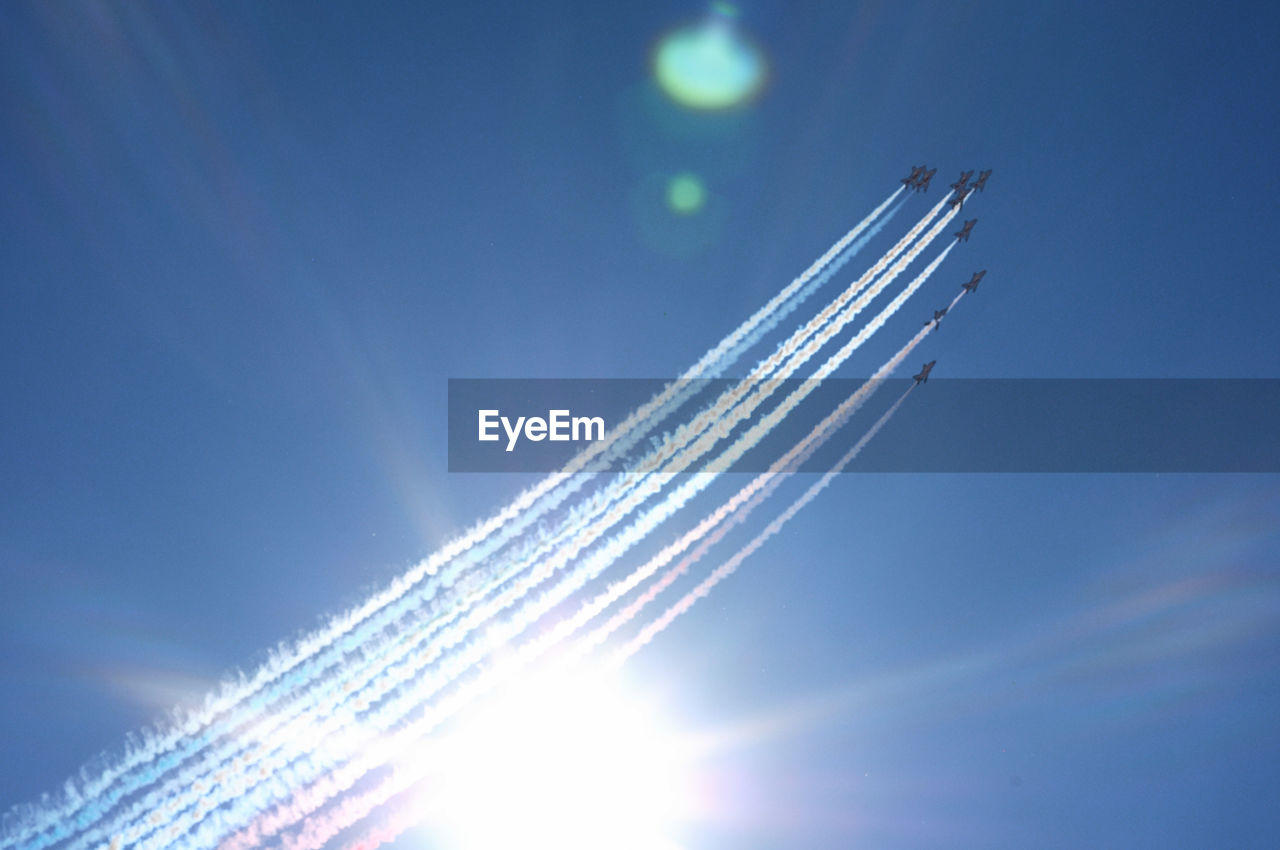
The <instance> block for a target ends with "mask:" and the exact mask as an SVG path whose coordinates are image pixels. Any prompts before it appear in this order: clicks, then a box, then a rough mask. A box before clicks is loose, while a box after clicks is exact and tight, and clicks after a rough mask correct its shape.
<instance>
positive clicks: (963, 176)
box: [951, 170, 973, 192]
mask: <svg viewBox="0 0 1280 850" xmlns="http://www.w3.org/2000/svg"><path fill="white" fill-rule="evenodd" d="M972 176H973V171H972V170H969V171H961V172H960V179H959V180H957V181H956V182H954V183H952V184H951V188H952V189H955V190H956V191H957V192H963V191H964V186H965V184H966V183H968V182H969V178H970V177H972Z"/></svg>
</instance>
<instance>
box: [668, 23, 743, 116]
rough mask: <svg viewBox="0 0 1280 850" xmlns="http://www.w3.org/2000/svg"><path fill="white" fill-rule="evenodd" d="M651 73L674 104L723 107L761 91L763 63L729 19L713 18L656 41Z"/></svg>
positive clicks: (740, 102) (709, 107)
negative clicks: (652, 72)
mask: <svg viewBox="0 0 1280 850" xmlns="http://www.w3.org/2000/svg"><path fill="white" fill-rule="evenodd" d="M653 71H654V75H655V76H656V77H657V80H658V85H659V86H661V87H662V90H663V91H664V92H666V93H667V95H668V96H669V97H671V99H672V100H674V101H676V102H677V103H679V104H681V105H683V106H687V107H690V108H692V109H709V110H715V109H728V108H730V107H734V106H738V105H740V104H742V103H745V102H746V101H747V100H749V99H750V98H751V97H752V96H753V95H755V94H756V93H757V92H758V91H759V90H760V87H761V85H762V84H763V83H764V78H765V60H764V54H763V53H762V52H761V51H760V49H759V48H758V47H756V46H755V45H754V44H752V43H751V42H750V41H749V40H747V38H745V37H744V36H743V35H742V34H741V33H740V32H739V31H738V29H737V27H735V26H734V25H733V23H732V22H731V21H730V20H728V19H726V17H725V16H722V15H714V16H712V17H711V18H709V19H707V20H706V21H704V22H702V23H698V24H694V25H692V26H687V27H682V28H681V29H678V30H676V31H675V32H672V33H670V34H669V35H667V36H665V37H664V38H663V39H662V40H661V41H660V42H658V46H657V49H656V50H655V51H654V55H653Z"/></svg>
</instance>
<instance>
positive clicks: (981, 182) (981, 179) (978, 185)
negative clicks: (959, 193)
mask: <svg viewBox="0 0 1280 850" xmlns="http://www.w3.org/2000/svg"><path fill="white" fill-rule="evenodd" d="M990 176H991V169H990V168H988V169H987V170H986V171H983V172H982V173H980V174H979V175H978V179H977V180H974V181H973V188H975V189H977V190H978V191H979V192H981V191H982V190H983V189H985V188H987V178H988V177H990Z"/></svg>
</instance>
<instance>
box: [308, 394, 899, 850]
mask: <svg viewBox="0 0 1280 850" xmlns="http://www.w3.org/2000/svg"><path fill="white" fill-rule="evenodd" d="M868 383H870V382H868ZM864 386H866V385H864ZM914 388H915V384H912V385H911V386H909V387H907V389H906V391H905V392H903V393H902V395H901V396H899V397H898V400H897V401H895V402H894V403H893V405H892V406H891V407H890V408H889V409H888V410H887V411H885V412H884V413H883V414H882V415H881V416H880V418H879V419H878V420H876V422H875V424H873V425H872V426H871V428H870V429H869V430H868V431H867V433H866V434H864V435H863V437H862V438H861V439H860V440H859V441H858V442H857V443H856V444H855V445H854V447H853V448H852V449H851V450H850V451H849V452H848V453H846V454H845V456H844V457H842V458H841V459H840V461H839V462H837V464H836V466H835V467H833V469H832V470H831V471H829V472H828V473H826V476H824V480H827V479H829V478H830V477H832V476H834V475H835V474H836V473H838V472H840V471H842V470H843V468H844V467H845V466H847V465H848V464H849V463H850V462H851V461H852V460H853V458H855V457H856V456H857V455H858V453H859V452H860V451H861V450H862V448H864V447H865V446H866V444H867V443H868V442H869V441H870V440H871V438H872V437H874V436H875V435H876V434H877V433H878V432H879V431H880V429H881V428H883V427H884V425H885V424H886V423H887V422H888V421H889V419H890V418H892V417H893V414H894V413H895V412H896V411H897V410H898V408H899V407H901V406H902V403H903V402H904V401H906V399H907V396H908V395H909V394H910V393H911V391H912V390H913V389H914ZM861 389H862V388H859V391H861ZM871 392H874V387H872V389H871ZM869 395H870V393H867V395H866V396H865V397H864V398H863V400H864V401H865V398H866V397H869ZM852 399H853V397H852V396H851V397H850V399H849V400H847V402H846V403H848V402H849V401H852ZM845 408H846V405H841V407H840V408H837V410H836V411H834V412H833V413H832V415H831V416H829V417H828V418H827V419H826V420H824V421H823V422H821V423H819V424H818V426H816V427H815V428H814V430H813V431H812V432H811V433H810V435H809V436H808V437H807V438H806V441H809V440H815V442H814V443H812V444H810V445H809V446H808V450H807V451H797V449H800V444H797V446H796V447H794V448H793V449H792V451H791V452H788V455H792V456H793V457H792V460H791V461H790V462H788V463H786V464H785V465H784V466H785V469H786V471H781V472H775V471H772V469H771V471H770V472H766V473H761V475H760V476H757V479H756V481H753V482H752V484H753V485H754V484H756V483H757V482H759V481H760V480H761V479H763V478H766V476H767V480H766V481H765V482H764V485H763V487H762V488H761V489H759V490H757V491H755V492H754V495H752V496H751V497H750V500H749V501H748V502H746V504H745V505H744V506H743V507H742V509H741V510H738V511H736V512H734V513H733V514H732V516H731V522H730V523H725V524H724V525H722V526H721V527H720V528H717V529H716V532H715V534H714V535H712V536H711V537H708V538H707V539H705V540H703V541H702V542H701V543H700V544H699V546H698V548H697V549H696V550H695V551H694V552H693V553H691V554H690V555H689V556H688V557H686V558H685V559H684V560H682V561H681V563H680V565H679V566H677V567H675V568H673V569H672V570H670V571H668V572H667V573H666V574H664V575H663V578H662V579H661V580H660V581H662V582H665V584H662V585H661V586H660V587H659V588H658V589H659V590H661V589H662V588H664V587H666V586H667V585H669V584H670V581H669V580H668V578H669V577H671V578H674V577H675V576H676V575H678V574H679V573H680V572H683V571H684V569H687V567H688V566H689V564H690V563H691V561H693V560H696V558H697V557H698V556H699V555H700V554H702V553H705V552H706V550H707V549H708V548H710V544H714V543H715V542H716V541H717V540H719V539H720V537H722V536H723V534H724V532H725V531H727V530H728V529H729V528H731V527H732V525H733V524H736V523H738V522H741V521H742V520H743V519H745V518H746V516H747V515H749V514H750V512H751V511H752V510H753V509H754V508H755V507H756V506H758V505H759V504H760V503H761V502H763V501H764V499H765V498H767V497H768V495H769V494H770V493H771V492H772V490H773V489H775V488H776V486H777V485H778V484H779V483H780V482H781V481H782V480H783V479H785V478H786V477H787V476H788V475H790V474H791V473H792V472H794V470H795V469H797V468H798V467H799V466H800V465H801V464H803V463H804V461H805V459H807V457H809V456H811V455H812V452H813V450H815V449H816V448H817V447H818V446H820V445H821V444H822V443H825V442H826V440H827V439H828V438H829V437H830V436H831V435H832V434H834V433H835V432H836V431H837V430H838V429H839V428H840V427H841V425H843V423H844V421H846V420H847V419H848V417H849V416H851V415H852V414H853V412H854V410H855V409H856V405H849V407H848V409H845ZM824 426H828V427H826V428H825V429H824ZM820 430H825V433H824V434H822V436H821V437H820V438H819V437H817V434H818V432H819V431H820ZM803 442H805V441H802V443H803ZM785 457H786V456H784V458H785ZM780 468H781V467H780ZM822 487H825V483H824V482H822V481H820V482H818V484H815V485H814V487H811V488H810V490H809V491H808V492H806V493H805V495H804V496H803V497H801V499H802V500H804V504H807V502H808V501H812V499H813V498H814V497H815V496H816V495H817V492H818V491H820V490H821V489H822ZM747 490H748V487H744V488H743V489H742V490H740V491H739V492H738V493H737V494H735V496H734V498H733V499H731V500H730V501H729V502H726V503H725V505H724V506H722V507H721V509H720V510H717V511H716V512H715V514H712V515H711V516H709V517H708V519H711V518H712V517H716V518H718V519H722V518H723V515H722V511H723V510H724V508H726V507H728V506H729V505H731V504H739V503H740V501H741V498H742V497H743V495H744V493H745V492H746V491H747ZM804 504H801V502H800V501H797V502H796V503H794V504H793V505H792V506H791V508H789V509H788V510H791V511H792V515H794V514H795V513H797V512H798V511H799V510H800V509H801V508H803V507H804ZM704 522H705V521H704ZM785 522H786V520H782V522H780V523H779V524H778V528H781V525H782V524H783V523H785ZM776 530H777V529H775V530H774V531H775V533H776ZM762 543H763V540H761V539H757V540H752V541H751V543H749V544H748V545H747V547H744V548H743V550H741V551H740V552H739V553H738V554H736V555H735V556H734V558H737V559H738V561H739V563H740V562H741V561H742V560H744V559H745V558H746V557H747V556H749V555H750V554H751V552H753V551H754V549H751V550H750V551H747V549H748V547H751V546H752V545H753V544H754V546H755V548H759V545H760V544H762ZM658 560H659V559H658V558H657V557H655V558H654V559H653V560H651V561H650V562H649V563H648V564H646V565H645V566H644V567H641V568H640V569H637V570H636V571H635V572H634V573H633V574H632V575H631V576H628V578H627V581H626V585H627V590H629V589H631V588H632V587H634V586H635V584H636V583H637V582H638V581H643V580H644V578H647V577H648V576H649V575H652V573H653V568H654V565H655V562H656V561H658ZM731 560H732V559H731ZM659 566H660V565H659ZM735 567H736V565H735ZM633 579H635V581H633ZM710 590H711V587H710V586H708V587H707V588H706V589H705V592H704V593H703V595H706V593H709V592H710ZM625 592H626V591H625V590H623V591H621V592H619V593H616V594H615V593H614V588H612V587H611V588H610V589H609V591H607V592H606V593H605V594H601V596H600V597H597V599H596V600H593V602H592V603H591V604H590V605H588V606H584V607H583V609H582V610H581V611H580V612H579V614H578V615H577V616H575V618H574V621H573V625H571V626H568V627H564V628H562V626H563V625H564V624H563V623H561V624H557V626H556V629H555V630H554V632H555V636H554V637H551V636H546V635H544V636H543V637H541V638H539V639H538V640H539V641H541V642H542V643H544V644H546V646H545V647H544V648H550V646H551V645H554V644H555V643H556V642H558V641H559V640H561V639H563V638H564V637H567V636H568V635H570V634H572V633H573V632H574V631H576V630H577V628H578V627H580V626H581V625H582V624H583V623H584V622H585V621H586V620H588V619H590V618H591V617H593V616H594V615H595V614H597V613H599V611H601V610H604V608H606V607H607V606H608V602H606V601H605V597H606V596H608V597H610V600H609V601H613V600H616V599H617V598H619V597H620V596H621V595H622V593H625ZM654 596H656V593H655V594H653V595H649V594H646V597H647V599H646V601H648V600H652V599H653V598H654ZM602 603H603V604H602ZM677 604H678V603H677ZM689 605H692V602H691V603H689ZM642 607H643V604H642V605H638V606H636V605H632V606H628V607H627V608H626V609H624V611H623V612H621V614H626V615H627V616H625V617H624V616H621V615H619V616H615V617H614V618H612V619H610V620H609V621H608V622H607V623H606V624H605V625H604V626H602V627H600V628H599V629H597V630H595V631H594V632H593V633H592V634H591V635H590V636H589V637H588V638H585V639H583V640H581V641H579V642H577V643H576V644H575V645H574V646H573V647H572V650H571V655H570V656H569V659H568V660H570V661H572V660H576V659H578V658H580V657H581V656H582V655H584V654H586V652H588V651H590V650H591V649H592V648H594V647H595V646H597V645H599V644H600V643H601V642H603V641H604V640H606V639H607V638H608V636H609V635H610V634H611V633H612V632H613V631H615V630H616V629H617V628H619V627H620V626H622V625H623V624H624V623H626V622H627V621H628V620H629V619H631V618H632V617H634V616H635V614H637V613H639V611H640V609H641V608H642ZM674 608H675V606H673V608H672V609H669V611H668V614H670V611H671V610H674ZM687 609H688V606H686V608H685V609H684V610H687ZM588 611H590V613H587V612H588ZM675 616H677V614H670V616H669V618H668V615H667V614H664V615H663V617H664V618H667V619H666V621H665V622H664V623H662V625H661V626H659V627H658V628H657V629H655V631H654V634H656V633H657V631H660V630H661V628H662V627H665V625H667V624H669V623H670V621H671V620H673V619H675ZM656 622H661V618H660V620H659V621H656ZM652 637H653V635H649V636H648V638H647V639H646V640H644V641H643V642H639V643H637V642H636V641H638V640H639V639H638V638H637V639H636V640H633V641H632V642H631V643H629V644H627V647H626V649H629V650H630V651H629V652H626V654H623V652H622V651H619V652H617V653H615V654H614V655H613V656H612V657H611V659H610V664H611V665H612V666H617V665H620V664H621V663H623V661H625V660H626V659H627V658H629V657H630V656H631V655H633V654H634V653H635V652H636V651H637V650H638V649H639V648H640V647H641V646H643V645H644V643H647V642H648V640H650V639H652ZM632 644H635V645H634V647H633V646H632ZM416 781H418V780H414V782H416ZM412 784H413V783H409V782H407V783H405V786H404V788H397V789H394V790H393V789H390V788H387V789H381V791H380V792H379V791H375V792H372V793H368V794H367V795H362V796H365V799H359V798H357V799H355V800H351V801H350V802H351V803H352V804H354V805H351V806H344V807H343V808H342V809H341V811H339V812H336V813H333V814H331V815H330V816H329V818H328V822H325V821H323V820H322V821H321V822H318V823H315V822H311V821H308V822H307V823H306V824H305V825H304V826H303V827H302V828H301V829H300V830H299V831H298V833H296V835H295V840H294V841H285V842H284V844H283V846H284V847H285V848H287V850H304V848H318V847H321V846H323V844H324V843H325V842H326V841H328V840H329V839H330V838H332V837H333V836H335V835H337V834H338V833H339V832H340V831H342V830H343V829H347V828H348V827H350V826H353V825H354V824H356V823H358V822H359V821H360V820H362V819H363V818H365V817H367V816H368V815H369V814H371V813H372V812H373V811H374V810H375V809H376V808H378V807H380V806H382V805H386V804H390V803H392V801H393V800H394V798H395V796H396V795H398V794H401V793H403V792H404V791H405V790H407V789H408V788H411V787H412ZM405 806H407V804H396V807H395V808H393V810H392V811H391V813H390V814H389V815H388V816H387V817H386V818H384V819H382V821H381V822H380V823H376V824H374V825H372V826H371V827H370V828H369V829H368V830H367V831H366V832H365V833H364V834H362V835H361V836H360V837H359V838H358V839H357V840H355V841H354V842H351V843H348V844H347V845H346V847H345V848H344V850H373V848H375V847H378V846H380V845H381V844H384V843H387V842H389V841H393V840H394V839H395V838H397V837H398V836H399V835H400V834H401V833H403V832H404V831H405V830H406V829H408V828H409V827H411V826H413V825H414V824H415V823H417V822H418V817H417V813H416V812H410V811H408V810H407V808H405Z"/></svg>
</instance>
